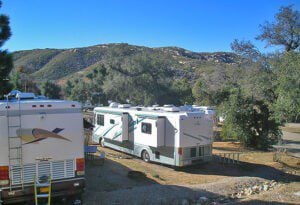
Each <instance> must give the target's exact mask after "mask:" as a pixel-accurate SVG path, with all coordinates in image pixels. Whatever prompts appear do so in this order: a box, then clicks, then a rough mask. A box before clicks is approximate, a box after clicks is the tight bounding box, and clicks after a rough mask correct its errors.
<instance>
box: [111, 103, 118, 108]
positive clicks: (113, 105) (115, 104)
mask: <svg viewBox="0 0 300 205" xmlns="http://www.w3.org/2000/svg"><path fill="white" fill-rule="evenodd" d="M118 105H119V103H116V102H111V103H110V104H109V107H113V108H117V107H118Z"/></svg>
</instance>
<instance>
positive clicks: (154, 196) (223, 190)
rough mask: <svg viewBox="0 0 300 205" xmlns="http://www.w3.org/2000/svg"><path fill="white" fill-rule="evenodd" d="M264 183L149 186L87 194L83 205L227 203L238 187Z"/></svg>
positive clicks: (236, 181) (237, 179)
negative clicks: (206, 200)
mask: <svg viewBox="0 0 300 205" xmlns="http://www.w3.org/2000/svg"><path fill="white" fill-rule="evenodd" d="M264 181H266V180H263V179H261V178H257V177H229V178H226V179H222V180H220V181H218V182H214V183H207V184H201V185H161V184H151V185H146V186H139V187H133V188H129V189H119V190H115V191H110V192H93V191H90V192H89V193H88V194H87V195H86V197H85V201H84V202H85V204H86V205H96V204H97V205H98V204H103V205H106V204H115V205H121V204H131V205H140V204H141V205H143V204H145V205H146V204H153V205H155V204H190V203H191V201H194V203H195V204H196V201H199V200H201V197H202V199H203V198H204V199H205V198H210V199H215V200H217V201H219V200H221V201H222V200H223V201H224V202H227V203H228V202H232V201H230V199H229V198H228V197H229V196H230V195H232V194H235V193H237V192H238V191H239V190H240V189H241V187H244V186H245V185H246V186H247V185H248V186H253V185H254V184H258V183H263V182H264ZM228 200H229V201H228Z"/></svg>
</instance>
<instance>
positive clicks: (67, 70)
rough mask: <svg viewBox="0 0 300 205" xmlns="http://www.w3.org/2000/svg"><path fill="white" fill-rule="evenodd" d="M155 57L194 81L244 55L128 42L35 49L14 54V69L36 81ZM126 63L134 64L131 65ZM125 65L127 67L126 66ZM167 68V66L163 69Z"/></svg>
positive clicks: (69, 75) (229, 65)
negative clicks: (135, 58)
mask: <svg viewBox="0 0 300 205" xmlns="http://www.w3.org/2000/svg"><path fill="white" fill-rule="evenodd" d="M136 55H139V56H145V57H149V58H151V57H155V58H157V60H161V61H165V60H166V59H167V61H165V66H166V67H165V69H172V70H173V71H174V72H175V73H176V76H177V77H179V78H182V77H187V78H189V79H190V80H194V79H196V78H198V77H199V76H200V75H203V76H205V75H209V74H212V73H214V72H219V71H220V70H223V71H225V72H226V69H228V68H234V67H236V65H237V64H238V63H239V61H240V58H239V56H237V55H236V54H233V53H229V52H215V53H202V52H201V53H198V52H192V51H188V50H185V49H183V48H178V47H161V48H149V47H142V46H133V45H128V44H103V45H96V46H91V47H84V48H73V49H34V50H26V51H17V52H14V53H13V57H14V68H15V69H16V68H20V67H21V68H22V69H23V71H24V72H26V73H28V74H29V75H30V77H32V78H33V79H34V80H35V81H37V82H39V81H42V80H55V81H60V82H64V80H66V79H72V78H76V77H78V76H81V77H84V76H85V74H87V73H88V72H89V71H90V70H92V69H93V68H95V67H99V66H100V65H107V64H110V63H112V62H114V63H117V62H116V61H119V63H123V62H124V61H126V59H130V58H132V57H133V56H136ZM126 66H128V67H129V66H130V64H127V65H126ZM126 66H125V67H126ZM163 69H164V68H163Z"/></svg>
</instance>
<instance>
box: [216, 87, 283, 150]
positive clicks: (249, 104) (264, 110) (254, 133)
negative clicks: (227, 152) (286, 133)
mask: <svg viewBox="0 0 300 205" xmlns="http://www.w3.org/2000/svg"><path fill="white" fill-rule="evenodd" d="M219 109H220V112H221V113H222V115H223V116H225V121H224V126H223V128H222V133H221V136H223V137H225V138H228V137H230V138H231V137H233V138H236V139H238V140H239V141H241V142H242V143H243V144H244V145H245V146H248V147H254V148H258V149H262V150H266V149H267V148H269V145H271V144H273V143H275V142H276V141H277V140H278V139H279V138H280V136H281V131H280V129H279V123H277V121H276V120H275V119H274V113H273V112H272V111H271V109H270V108H269V106H268V105H267V104H265V103H264V102H263V101H260V100H255V99H253V98H250V97H247V96H245V95H244V93H243V92H242V90H241V88H239V87H237V88H234V89H232V90H231V95H230V97H229V99H228V101H226V102H224V103H223V104H222V105H221V106H220V108H219Z"/></svg>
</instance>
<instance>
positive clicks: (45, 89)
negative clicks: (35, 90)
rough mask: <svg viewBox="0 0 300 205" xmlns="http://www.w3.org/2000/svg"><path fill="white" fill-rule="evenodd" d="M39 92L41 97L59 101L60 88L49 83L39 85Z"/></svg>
mask: <svg viewBox="0 0 300 205" xmlns="http://www.w3.org/2000/svg"><path fill="white" fill-rule="evenodd" d="M41 92H42V95H44V96H46V97H48V98H51V99H59V98H60V92H61V88H60V86H58V85H56V84H55V83H52V82H51V81H44V82H42V84H41Z"/></svg>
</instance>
